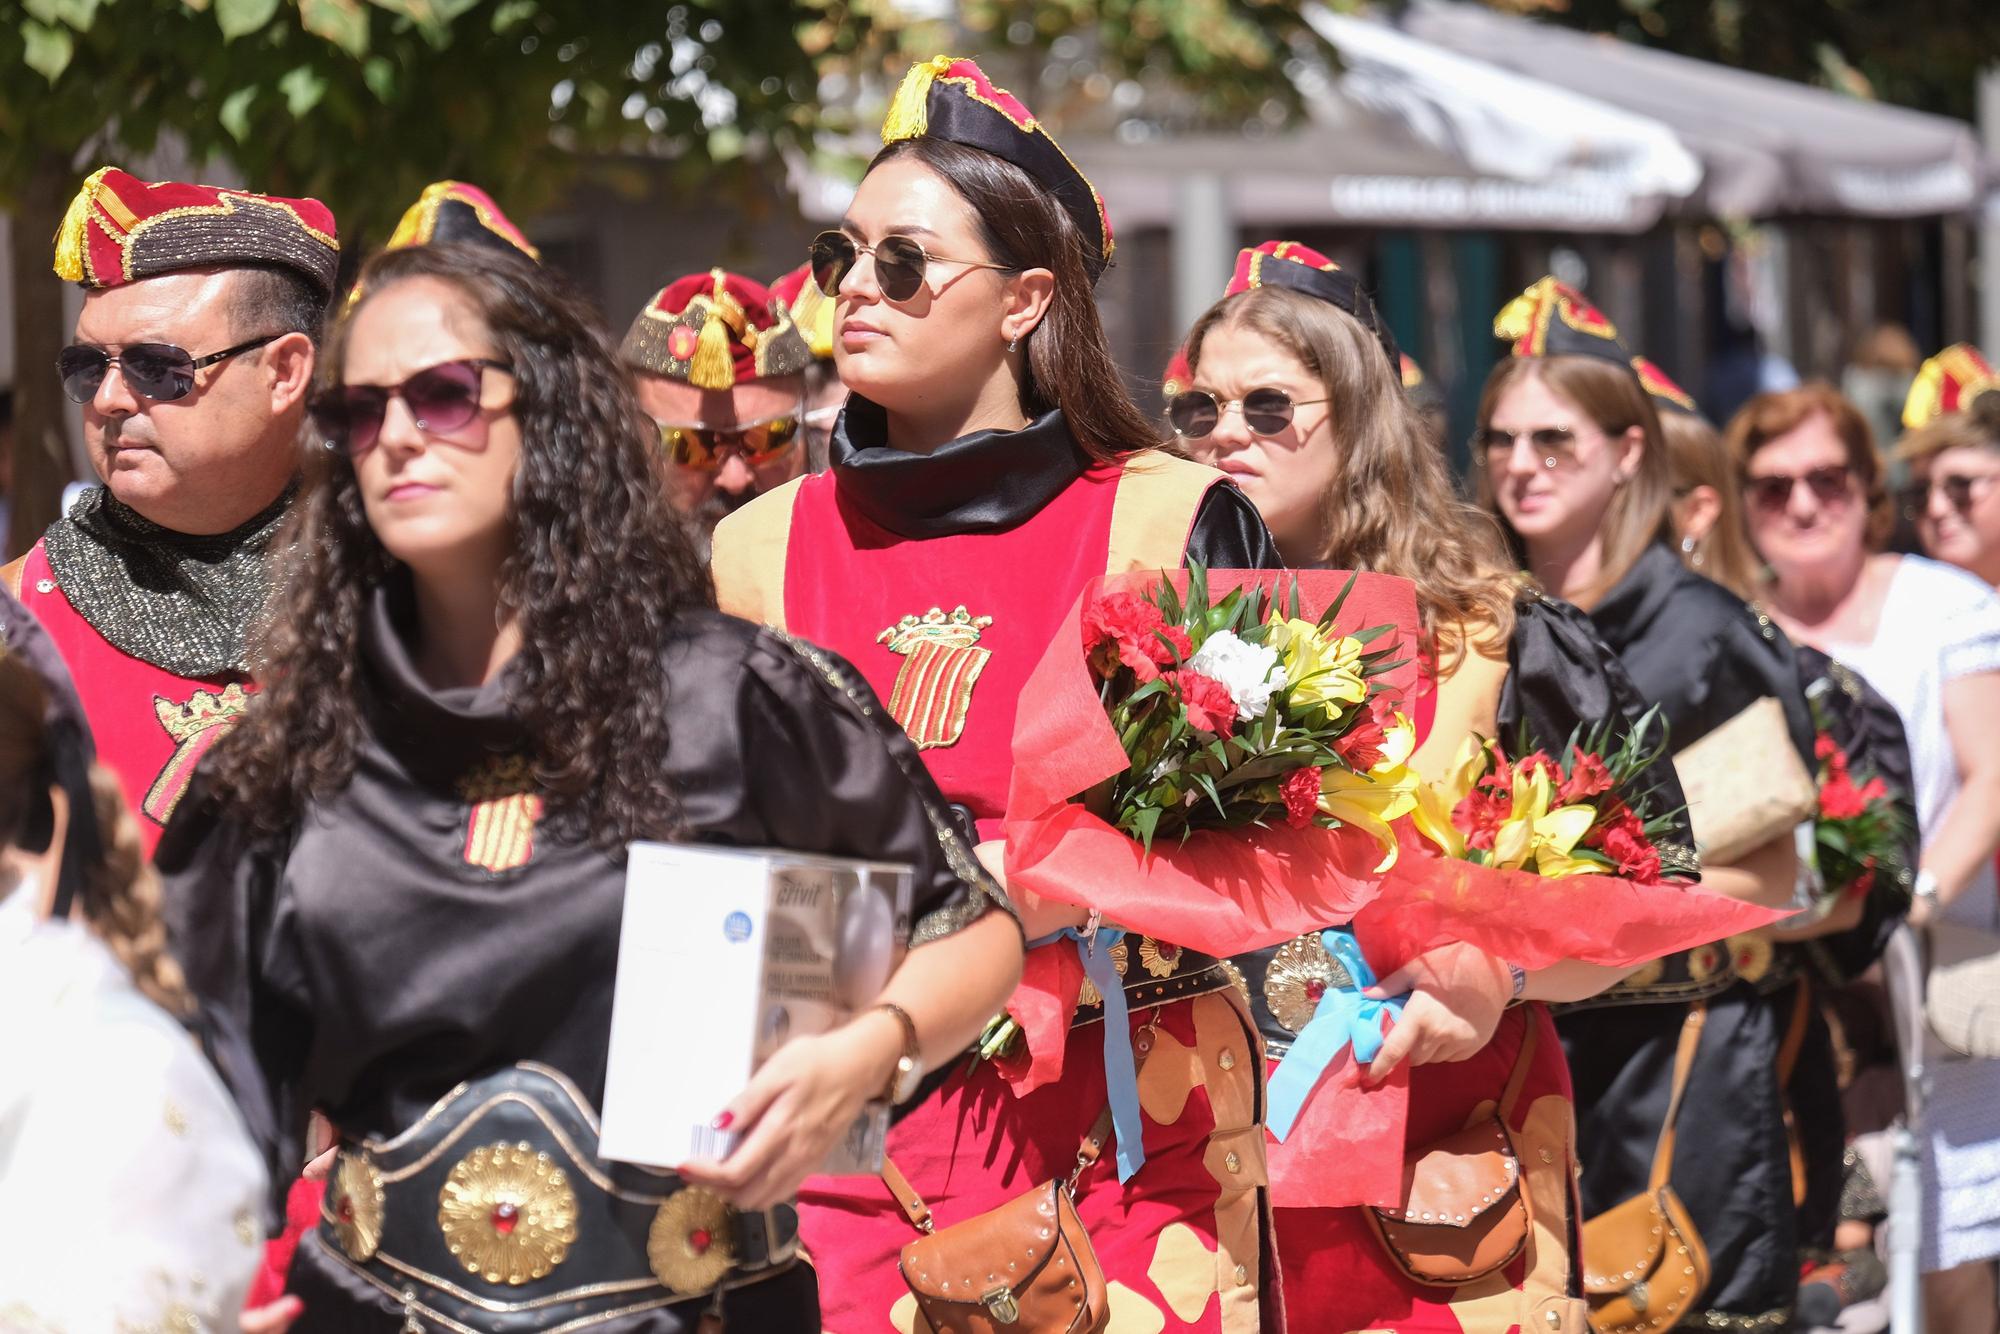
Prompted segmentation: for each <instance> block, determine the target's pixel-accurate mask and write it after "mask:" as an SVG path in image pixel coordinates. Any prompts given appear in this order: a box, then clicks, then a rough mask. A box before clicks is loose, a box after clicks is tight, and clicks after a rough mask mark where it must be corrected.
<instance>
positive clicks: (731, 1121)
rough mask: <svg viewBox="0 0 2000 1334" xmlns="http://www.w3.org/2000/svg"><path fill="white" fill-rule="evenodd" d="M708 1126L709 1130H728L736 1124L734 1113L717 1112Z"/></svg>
mask: <svg viewBox="0 0 2000 1334" xmlns="http://www.w3.org/2000/svg"><path fill="white" fill-rule="evenodd" d="M708 1124H709V1126H710V1128H712V1129H715V1130H727V1129H729V1127H731V1126H732V1125H735V1124H736V1113H734V1112H717V1113H716V1116H715V1119H714V1120H713V1121H710V1122H709V1123H708Z"/></svg>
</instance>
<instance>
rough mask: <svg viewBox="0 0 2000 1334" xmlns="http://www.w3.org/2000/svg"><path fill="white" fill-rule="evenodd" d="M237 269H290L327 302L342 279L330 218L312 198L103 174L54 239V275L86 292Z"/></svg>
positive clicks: (87, 186)
mask: <svg viewBox="0 0 2000 1334" xmlns="http://www.w3.org/2000/svg"><path fill="white" fill-rule="evenodd" d="M243 264H271V265H276V266H278V267H280V268H286V269H290V270H292V271H293V272H294V273H297V274H298V275H299V276H300V277H302V278H304V279H305V280H306V281H307V282H309V283H311V284H312V287H313V290H314V291H316V292H318V293H319V295H320V299H321V300H326V299H328V298H330V297H331V296H332V295H333V283H334V278H335V276H336V274H338V272H339V270H340V241H339V240H338V238H337V234H336V231H335V227H334V221H333V211H332V210H331V209H329V208H328V207H327V206H326V205H325V204H322V203H320V202H319V201H318V200H317V199H282V198H279V197H278V196H276V195H260V194H253V193H252V192H250V191H248V190H228V189H224V188H222V187H220V186H214V185H194V184H190V183H189V182H186V181H142V180H140V179H139V178H138V177H136V176H133V175H132V174H130V173H129V172H124V171H120V170H119V169H118V168H116V167H99V168H98V169H97V170H96V171H94V172H92V173H91V174H90V176H89V178H88V179H87V180H85V181H84V183H83V186H82V188H80V189H79V190H78V191H77V192H76V198H75V199H73V200H71V201H70V205H69V211H68V212H67V213H66V214H64V215H63V221H62V226H61V227H60V228H59V229H58V230H57V232H56V257H55V271H56V276H57V277H59V278H62V279H64V280H65V281H67V282H73V283H81V284H83V285H84V286H85V287H120V286H123V285H124V284H126V283H132V282H138V281H139V280H140V279H142V278H153V277H157V276H158V275H160V274H163V273H173V272H176V271H178V270H181V269H207V268H226V267H228V266H230V265H243Z"/></svg>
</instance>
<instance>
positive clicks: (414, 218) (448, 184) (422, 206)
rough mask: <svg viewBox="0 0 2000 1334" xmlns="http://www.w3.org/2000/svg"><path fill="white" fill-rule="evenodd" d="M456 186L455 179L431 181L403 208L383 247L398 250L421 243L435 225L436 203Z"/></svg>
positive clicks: (441, 200)
mask: <svg viewBox="0 0 2000 1334" xmlns="http://www.w3.org/2000/svg"><path fill="white" fill-rule="evenodd" d="M457 187H458V182H457V181H432V182H431V183H430V184H429V185H426V186H425V187H424V192H423V193H422V194H420V195H418V196H417V202H416V203H414V204H412V205H410V206H409V207H408V208H407V209H404V210H403V216H402V218H401V219H400V220H399V221H398V222H397V223H396V230H395V231H393V232H390V233H389V244H388V245H387V246H386V247H385V249H389V250H400V249H402V248H403V247H404V246H412V245H422V244H423V243H424V242H425V241H426V240H427V239H429V238H428V233H429V231H430V229H431V228H432V227H433V226H434V225H435V219H436V218H437V210H438V205H439V204H440V203H441V202H443V200H444V198H445V196H446V195H448V194H450V193H451V192H452V191H453V190H454V189H456V188H457Z"/></svg>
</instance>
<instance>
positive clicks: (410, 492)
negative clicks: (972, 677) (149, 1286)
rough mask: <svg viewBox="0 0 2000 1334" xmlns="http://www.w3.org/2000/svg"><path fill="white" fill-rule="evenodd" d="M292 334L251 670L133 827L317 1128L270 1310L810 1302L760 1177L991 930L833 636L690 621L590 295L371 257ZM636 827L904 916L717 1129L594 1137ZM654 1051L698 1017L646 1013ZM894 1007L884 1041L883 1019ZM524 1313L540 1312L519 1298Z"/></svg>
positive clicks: (1002, 981)
mask: <svg viewBox="0 0 2000 1334" xmlns="http://www.w3.org/2000/svg"><path fill="white" fill-rule="evenodd" d="M361 284H362V296H361V297H360V299H359V300H358V302H356V303H355V304H353V305H352V306H350V307H349V308H348V310H347V311H346V313H345V315H344V316H343V318H342V320H341V322H340V324H339V326H338V327H337V328H336V329H335V331H334V333H333V336H332V338H331V339H330V341H329V345H328V352H327V356H326V358H325V360H324V362H323V374H324V377H325V388H324V390H323V391H322V393H321V394H320V395H319V396H318V397H317V398H316V399H315V401H314V418H315V421H316V423H317V425H318V428H319V431H320V432H321V433H322V435H323V438H324V439H325V440H326V442H327V443H328V445H329V447H328V448H326V449H322V450H317V451H316V457H315V459H314V461H313V463H312V465H311V476H310V477H309V479H308V481H307V484H306V485H307V490H306V493H305V497H304V500H303V502H302V510H301V518H300V521H299V529H298V532H297V534H296V537H297V540H296V541H295V543H294V544H293V547H292V549H293V550H294V551H295V552H296V553H297V558H296V564H295V565H294V567H293V568H291V569H290V570H289V571H288V572H287V576H286V582H285V584H284V586H283V590H282V593H281V596H280V600H279V602H278V604H277V606H276V608H275V611H274V615H273V617H272V623H271V629H270V642H269V644H268V647H267V650H266V653H267V657H266V662H265V666H264V672H263V677H262V679H263V680H264V681H266V682H267V687H266V689H265V690H264V691H263V692H262V693H261V694H260V695H259V696H258V697H257V698H256V700H255V702H254V703H253V704H252V706H251V708H250V710H249V711H248V713H247V714H246V715H245V717H244V720H243V721H242V723H241V724H240V725H239V726H238V728H237V729H236V730H234V731H232V732H231V733H230V734H229V736H228V737H226V738H225V739H224V740H223V741H222V742H220V743H218V745H217V747H216V749H215V750H214V751H213V752H212V754H211V755H210V757H209V759H208V761H207V762H205V764H204V767H203V770H202V772H201V774H200V776H199V779H198V787H197V790H196V791H195V792H194V793H193V794H191V796H190V799H189V801H188V802H186V803H184V804H183V806H182V807H181V809H180V811H179V812H177V814H176V818H175V820H174V822H173V823H172V824H171V826H170V827H169V829H168V832H167V834H166V836H165V838H164V839H163V841H162V843H161V846H160V850H159V854H158V860H159V864H160V866H161V867H162V869H163V870H164V871H166V872H167V874H168V875H169V876H170V878H171V886H170V888H171V898H170V905H171V908H172V910H173V918H174V922H175V926H176V933H175V934H176V944H177V946H178V948H179V949H180V951H181V954H182V957H183V960H184V962H185V964H186V966H187V969H188V973H189V977H190V980H191V982H192V984H193V986H194V989H195V990H196V991H197V992H198V993H199V994H200V995H202V996H203V997H204V998H206V999H208V1000H209V1001H211V1002H212V1003H214V1004H215V1005H217V1006H219V1007H221V1008H222V1009H223V1010H225V1011H227V1012H229V1013H231V1014H233V1015H235V1016H236V1017H237V1018H238V1019H239V1020H240V1021H241V1022H242V1024H243V1025H244V1026H245V1027H247V1028H248V1030H249V1032H250V1033H251V1036H252V1038H253V1040H254V1042H255V1043H256V1047H257V1053H258V1058H259V1062H260V1064H261V1066H262V1069H263V1073H264V1075H265V1077H266V1079H267V1080H268V1081H269V1083H270V1084H271V1085H272V1087H273V1090H274V1092H275V1094H276V1097H277V1101H278V1104H279V1107H278V1113H279V1117H280V1125H279V1129H280V1132H281V1136H282V1140H281V1144H282V1147H281V1150H280V1156H279V1158H278V1161H279V1162H280V1163H283V1164H287V1165H289V1164H292V1163H296V1162H298V1161H299V1160H300V1158H301V1157H302V1156H303V1154H302V1149H301V1141H300V1137H301V1135H302V1133H303V1129H304V1125H305V1118H306V1113H307V1111H308V1110H309V1109H317V1110H320V1111H323V1112H324V1113H325V1114H326V1116H327V1118H328V1119H329V1120H330V1121H331V1122H332V1124H333V1125H334V1126H336V1127H337V1128H338V1132H339V1135H340V1154H339V1159H338V1162H337V1165H336V1166H335V1168H334V1170H333V1173H332V1178H331V1186H330V1188H329V1190H328V1193H327V1199H326V1202H325V1204H324V1205H323V1207H322V1210H321V1223H320V1226H319V1228H318V1229H317V1230H316V1231H314V1232H312V1233H311V1234H309V1235H308V1236H307V1237H306V1238H305V1239H304V1241H303V1242H302V1243H301V1244H300V1247H299V1250H298V1254H297V1257H296V1258H295V1260H294V1262H293V1266H292V1274H291V1282H292V1291H293V1292H294V1293H296V1294H297V1295H298V1296H300V1297H301V1298H302V1299H303V1300H304V1304H305V1314H304V1316H303V1318H302V1321H301V1324H300V1325H299V1327H298V1328H299V1329H301V1330H308V1331H309V1330H318V1329H338V1330H353V1331H363V1330H383V1331H388V1330H394V1329H398V1328H405V1327H408V1326H409V1325H410V1324H422V1325H426V1326H428V1325H431V1324H434V1323H435V1324H445V1325H450V1326H451V1327H453V1328H468V1327H469V1328H474V1329H489V1328H515V1327H519V1326H520V1325H522V1324H524V1323H527V1322H530V1321H537V1322H538V1321H540V1320H542V1319H545V1318H546V1317H547V1313H549V1312H552V1311H555V1310H560V1311H561V1312H562V1315H563V1318H564V1320H565V1321H566V1322H568V1327H571V1328H582V1327H589V1326H597V1325H601V1326H605V1327H608V1328H615V1329H618V1330H631V1331H638V1330H646V1331H663V1332H664V1331H692V1330H693V1329H694V1328H695V1327H696V1326H697V1325H698V1324H702V1325H704V1326H706V1324H707V1322H709V1321H711V1320H714V1319H720V1320H722V1321H724V1322H726V1323H728V1324H729V1325H730V1326H731V1327H739V1328H747V1329H774V1330H812V1329H816V1328H817V1327H818V1321H817V1311H816V1303H815V1296H814V1288H813V1279H812V1275H811V1271H810V1270H809V1269H807V1268H805V1267H804V1266H802V1265H800V1264H798V1263H796V1261H795V1256H796V1249H797V1248H796V1235H795V1234H796V1226H795V1215H794V1213H793V1211H792V1209H791V1207H790V1205H789V1204H788V1199H789V1197H790V1195H791V1194H792V1192H793V1191H794V1190H795V1189H796V1187H797V1186H798V1183H799V1182H800V1180H802V1179H803V1178H804V1176H805V1175H806V1173H807V1172H808V1171H810V1170H812V1169H813V1167H814V1166H815V1165H816V1164H817V1163H818V1162H819V1161H820V1160H821V1159H822V1158H823V1157H824V1155H825V1153H826V1151H827V1149H828V1148H829V1146H830V1145H831V1143H832V1142H833V1140H834V1139H835V1138H836V1137H837V1136H839V1135H840V1134H841V1133H842V1131H843V1130H844V1128H845V1127H847V1126H848V1125H850V1124H852V1122H853V1120H854V1118H855V1116H856V1114H857V1113H858V1112H859V1111H860V1110H861V1108H862V1107H863V1105H864V1104H866V1103H868V1102H869V1101H871V1100H874V1099H878V1098H882V1097H885V1096H886V1095H887V1094H888V1092H889V1091H890V1089H891V1088H892V1087H893V1086H895V1085H896V1084H897V1082H898V1079H897V1072H898V1070H899V1068H900V1067H901V1066H903V1065H904V1064H906V1063H908V1062H911V1061H916V1060H921V1059H924V1058H926V1057H928V1058H930V1059H932V1060H937V1059H941V1058H943V1057H944V1056H946V1055H948V1054H950V1053H952V1052H955V1051H957V1050H959V1049H960V1048H961V1047H963V1046H964V1044H965V1043H966V1042H967V1041H969V1040H970V1039H971V1038H972V1037H973V1036H974V1035H975V1034H976V1033H977V1032H978V1030H979V1026H980V1025H981V1024H982V1023H983V1022H984V1021H985V1019H986V1017H987V1016H988V1015H989V1014H990V1013H991V1012H992V1009H993V1007H995V1006H997V1005H998V1004H999V1003H1000V1002H1001V1000H1002V999H1004V997H1005V996H1006V994H1007V993H1008V991H1009V990H1010V989H1011V987H1012V986H1013V984H1014V980H1015V978H1016V977H1017V975H1018V969H1019V960H1020V945H1019V940H1020V936H1019V931H1018V928H1017V926H1016V924H1015V922H1014V920H1013V918H1012V915H1011V914H1010V913H1009V912H1007V911H1006V910H1005V904H1004V900H1002V899H1001V898H1000V897H999V896H998V891H997V889H996V888H995V886H994V885H993V884H992V882H991V881H990V880H988V879H987V878H986V877H985V876H984V875H982V874H981V873H980V872H979V871H978V870H977V868H976V866H975V865H974V863H973V861H972V856H971V850H970V849H969V848H968V847H965V846H964V845H962V844H961V843H960V842H959V841H958V838H957V836H956V834H955V833H954V832H953V831H952V829H951V828H950V826H949V823H948V817H947V815H946V813H945V811H944V806H943V803H942V801H941V800H940V799H939V797H938V796H937V793H936V791H935V789H934V788H933V787H932V786H931V784H930V781H929V779H928V778H927V776H925V774H924V773H923V772H922V766H921V765H920V764H918V763H917V761H916V759H915V757H914V756H913V755H912V754H911V752H910V749H909V746H908V743H907V741H906V740H905V739H904V738H903V737H901V736H900V735H899V734H896V733H894V732H893V731H892V730H890V729H886V728H883V727H882V726H880V724H879V722H878V721H877V717H876V715H877V714H879V706H878V705H877V704H876V701H875V700H874V698H873V696H872V695H870V694H869V693H868V691H867V690H866V689H865V687H861V686H858V685H857V684H856V683H855V681H854V679H853V676H852V673H851V672H850V671H848V670H847V669H846V668H845V667H844V665H843V664H841V663H840V662H839V661H838V659H835V658H833V657H831V656H830V655H824V654H818V653H815V652H808V651H807V650H805V649H804V648H802V647H801V646H799V645H797V644H796V643H794V642H791V641H788V640H784V639H781V638H779V637H777V636H773V635H771V634H768V633H766V632H764V631H761V630H759V629H757V628H756V627H753V626H750V625H747V624H745V623H743V622H740V621H732V620H730V619H728V618H725V617H721V616H718V615H717V614H715V612H714V611H713V610H712V609H711V606H710V604H711V596H712V595H711V593H710V589H709V586H708V582H707V580H706V577H705V576H704V574H703V572H702V569H701V566H700V563H699V561H698V560H697V558H696V556H695V553H694V549H693V546H692V543H691V541H690V539H689V536H688V534H687V532H686V531H685V529H684V528H683V527H682V526H681V525H680V524H679V523H678V522H677V521H676V520H675V519H674V518H673V517H672V515H671V514H670V512H669V511H668V509H667V502H666V500H665V499H664V495H663V489H662V487H661V485H660V476H659V473H658V469H657V458H656V455H655V453H654V449H653V445H652V441H653V439H654V437H655V435H656V433H655V432H654V431H652V430H651V428H650V426H649V425H648V423H647V422H646V419H645V418H644V417H643V415H642V414H641V412H640V410H639V407H638V403H637V401H636V399H635V398H634V397H633V394H632V390H631V388H630V386H629V383H628V382H627V380H626V377H625V376H624V374H623V373H622V371H621V370H620V368H619V366H618V364H617V361H616V359H615V357H614V355H613V353H612V350H611V347H610V345H609V342H608V340H607V339H606V336H605V334H604V332H603V330H602V329H601V328H600V326H599V324H598V321H597V318H596V316H595V315H594V314H593V313H592V311H591V309H590V307H589V306H588V305H587V304H586V303H585V302H584V301H583V300H582V299H581V298H580V297H579V296H578V295H577V294H576V293H575V292H574V291H572V290H571V289H570V288H569V287H568V285H567V284H566V283H564V282H563V281H562V280H561V279H559V278H557V277H556V276H555V275H553V274H551V273H550V272H548V271H546V270H543V269H539V268H537V267H536V266H535V265H534V264H533V263H532V262H531V261H529V260H528V259H527V258H525V257H524V256H521V255H518V254H515V253H512V252H511V251H508V250H504V249H501V248H496V247H487V246H471V245H457V246H452V245H422V246H414V247H411V248H408V249H401V250H392V251H387V252H384V253H383V254H381V255H378V256H376V257H375V258H374V259H373V260H371V261H370V262H369V263H368V264H367V265H366V266H365V267H364V269H363V271H362V275H361ZM634 840H651V841H677V842H697V843H701V842H707V843H721V844H730V845H735V846H747V847H789V848H794V849H799V850H803V851H813V852H824V853H830V854H835V855H842V856H852V857H862V858H866V859H870V860H877V861H892V862H901V863H906V864H908V865H909V866H911V867H912V868H913V875H914V884H915V896H914V897H915V913H916V927H915V937H914V938H915V940H916V941H917V942H919V944H918V945H917V946H916V947H914V948H912V949H911V950H910V951H909V954H908V956H907V957H906V959H905V960H904V962H903V963H902V964H901V965H900V967H899V968H898V969H897V971H896V972H895V973H894V975H893V976H892V977H891V979H890V981H889V983H888V985H887V986H886V987H885V988H884V990H883V992H882V995H881V997H880V998H879V1003H877V1004H876V1005H874V1006H872V1007H870V1008H868V1009H867V1010H865V1011H863V1012H862V1013H861V1014H859V1015H858V1016H857V1017H855V1018H854V1019H853V1020H852V1021H851V1022H849V1023H848V1024H846V1025H845V1026H843V1027H841V1028H838V1029H835V1030H834V1031H832V1032H829V1033H826V1034H824V1035H820V1036H814V1037H802V1038H795V1039H793V1040H792V1041H791V1042H789V1043H788V1044H786V1045H785V1046H783V1047H781V1048H780V1049H779V1050H777V1051H776V1052H775V1053H774V1054H773V1055H772V1056H771V1057H770V1058H769V1059H768V1060H766V1061H765V1062H764V1064H763V1065H762V1067H761V1068H760V1069H759V1071H758V1073H757V1074H756V1076H755V1077H754V1078H753V1079H752V1081H751V1083H750V1085H749V1087H748V1088H747V1089H746V1090H745V1091H744V1092H743V1093H742V1094H741V1095H740V1096H739V1097H737V1098H736V1099H735V1100H734V1101H733V1102H732V1103H731V1104H730V1105H729V1106H728V1107H726V1108H721V1109H718V1115H717V1117H716V1120H715V1125H714V1128H715V1129H716V1130H717V1131H733V1132H735V1133H736V1134H737V1135H738V1136H739V1138H738V1141H737V1143H736V1145H735V1147H734V1149H733V1150H732V1151H730V1153H729V1155H728V1157H727V1159H726V1160H725V1161H722V1162H719V1163H718V1162H714V1161H705V1160H695V1161H690V1162H687V1163H685V1164H683V1166H682V1167H681V1169H680V1170H679V1171H678V1172H677V1173H662V1172H654V1171H650V1170H646V1169H641V1168H637V1167H629V1166H626V1165H623V1164H618V1163H609V1162H607V1161H605V1160H603V1159H601V1158H599V1156H598V1155H597V1152H596V1144H597V1138H596V1137H597V1122H596V1110H595V1109H596V1107H597V1105H598V1103H599V1101H600V1100H601V1098H602V1096H603V1091H604V1082H605V1067H606V1060H607V1045H608V1038H609V1022H610V1013H611V1001H612V985H611V983H612V976H613V971H614V968H613V965H614V963H615V961H616V957H617V951H618V944H619V924H620V913H621V908H622V904H623V902H624V891H625V879H626V870H625V861H626V850H627V847H628V845H629V844H631V843H632V842H633V841H634ZM658 1022H659V1023H660V1024H661V1025H662V1026H663V1029H664V1034H663V1037H662V1039H661V1041H662V1051H663V1052H666V1053H671V1052H672V1051H673V1049H674V1047H673V1042H672V1037H671V1035H672V1031H673V1029H674V1027H675V1026H677V1025H692V1024H699V1023H701V1022H703V1016H701V1015H699V1014H668V1015H660V1016H658ZM912 1030H914V1033H913V1032H912ZM538 1313H540V1314H538Z"/></svg>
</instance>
